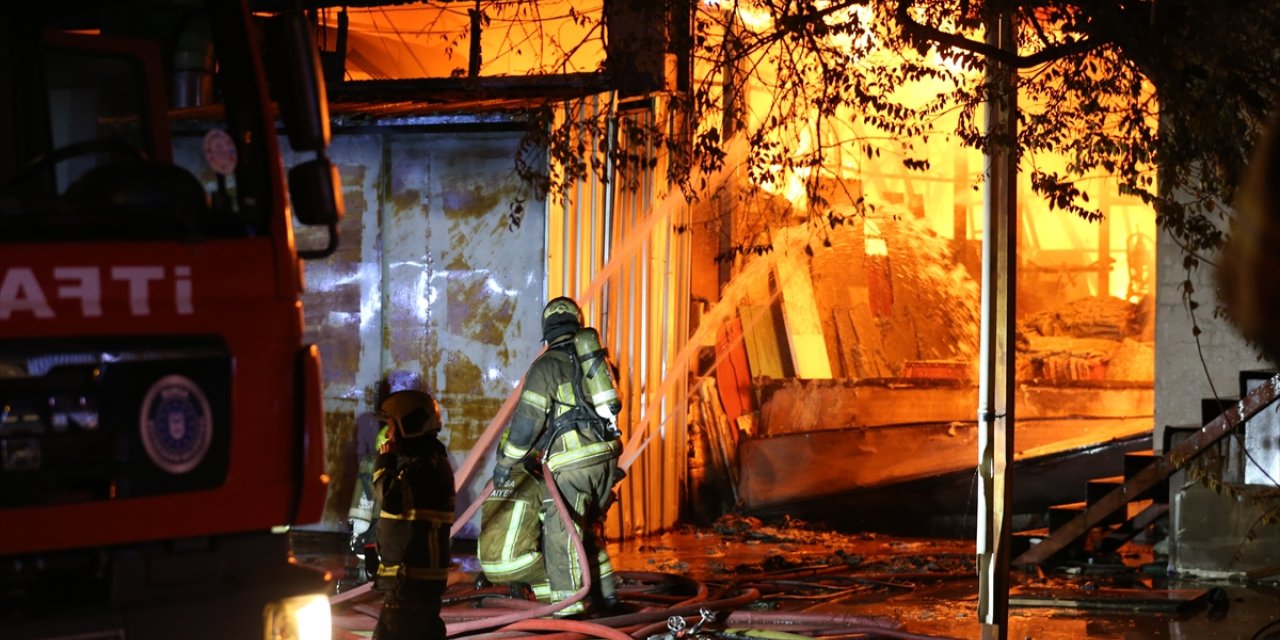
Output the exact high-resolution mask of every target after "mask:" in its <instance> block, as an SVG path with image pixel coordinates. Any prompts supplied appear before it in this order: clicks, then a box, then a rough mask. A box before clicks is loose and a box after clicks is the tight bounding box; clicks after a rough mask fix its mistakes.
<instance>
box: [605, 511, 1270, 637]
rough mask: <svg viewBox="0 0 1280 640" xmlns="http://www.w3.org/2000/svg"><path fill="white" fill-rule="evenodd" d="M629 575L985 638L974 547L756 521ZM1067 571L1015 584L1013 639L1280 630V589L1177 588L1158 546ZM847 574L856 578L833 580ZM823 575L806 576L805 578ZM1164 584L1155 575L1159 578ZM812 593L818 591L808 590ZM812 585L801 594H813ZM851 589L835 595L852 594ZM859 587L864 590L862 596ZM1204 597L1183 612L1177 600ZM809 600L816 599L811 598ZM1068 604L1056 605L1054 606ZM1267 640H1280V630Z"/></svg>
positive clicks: (620, 551) (618, 562) (643, 564)
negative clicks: (649, 574) (772, 586)
mask: <svg viewBox="0 0 1280 640" xmlns="http://www.w3.org/2000/svg"><path fill="white" fill-rule="evenodd" d="M610 551H611V554H612V556H613V562H614V566H615V567H616V568H617V569H619V570H624V571H625V570H632V571H636V570H640V571H665V572H674V573H680V574H683V575H687V576H689V577H693V578H696V579H699V580H703V581H707V582H709V583H727V582H732V581H740V580H742V579H743V578H744V576H746V577H750V576H761V575H762V574H770V573H772V575H774V576H779V577H782V576H785V578H784V579H785V580H786V581H787V583H788V584H789V585H793V586H795V587H796V590H795V591H793V592H791V593H784V594H778V595H777V596H775V597H774V598H770V597H769V596H768V595H767V594H766V595H765V597H764V598H763V599H764V600H765V601H770V600H773V601H774V602H776V603H777V604H778V606H780V607H786V608H788V609H791V608H800V609H802V610H805V611H815V612H819V611H820V612H831V613H850V614H856V615H862V616H878V617H886V618H891V619H894V620H897V621H899V622H901V623H902V624H903V627H904V630H906V631H909V632H912V633H917V634H923V635H931V636H939V637H950V638H978V637H980V635H981V629H980V624H979V621H978V615H977V608H978V596H977V593H978V581H977V577H976V573H975V571H976V570H975V563H974V545H973V542H972V541H968V540H954V539H938V538H909V537H903V536H896V535H895V536H886V535H877V534H870V533H855V534H842V533H838V532H832V531H821V530H814V528H811V527H808V526H805V525H803V524H802V523H790V524H787V523H783V524H782V525H781V526H768V525H764V524H763V523H760V524H757V523H756V522H753V521H751V520H750V519H736V520H735V519H727V520H726V519H722V520H721V521H720V523H717V525H714V526H713V527H710V528H703V529H695V528H685V529H681V530H679V531H677V532H673V533H668V534H664V535H662V536H658V537H655V538H649V539H644V540H636V541H626V542H622V543H615V544H613V545H611V546H610ZM1097 560H1098V559H1096V558H1095V562H1092V563H1090V562H1088V561H1081V562H1075V563H1064V565H1063V566H1061V567H1058V568H1056V569H1049V570H1046V571H1043V572H1036V573H1026V572H1023V571H1015V572H1014V574H1013V580H1014V584H1015V585H1016V586H1015V588H1014V596H1013V597H1012V598H1011V600H1012V601H1014V602H1018V601H1025V602H1027V603H1034V605H1031V604H1028V605H1014V606H1011V607H1010V614H1009V634H1008V637H1009V638H1018V639H1021V638H1035V639H1037V640H1040V639H1043V640H1059V639H1063V640H1066V639H1078V638H1118V639H1123V640H1159V639H1171V640H1172V639H1186V640H1200V639H1206V640H1208V639H1218V638H1222V639H1228V638H1230V639H1237V638H1239V639H1250V638H1255V633H1257V632H1259V630H1260V629H1262V628H1263V627H1264V626H1266V625H1267V624H1269V623H1272V622H1274V621H1277V620H1280V585H1277V584H1276V583H1274V582H1273V583H1270V584H1265V583H1255V584H1253V585H1244V584H1228V583H1218V582H1193V581H1179V580H1172V579H1169V577H1168V576H1166V575H1162V574H1163V570H1162V569H1163V566H1164V565H1163V562H1161V560H1160V559H1157V558H1155V557H1154V556H1153V553H1152V549H1151V546H1150V545H1147V544H1141V543H1130V544H1128V545H1126V546H1125V547H1122V548H1121V549H1120V552H1119V554H1116V555H1114V556H1112V557H1110V558H1107V559H1106V560H1107V562H1106V563H1103V562H1099V561H1097ZM839 564H844V565H846V566H847V567H848V568H847V570H841V571H839V572H838V573H826V574H825V577H827V578H834V577H841V578H844V580H826V581H825V582H826V584H823V582H824V581H823V580H822V578H823V577H824V574H823V572H825V571H832V570H833V569H834V568H835V567H837V566H838V565H839ZM806 568H807V570H808V571H810V572H813V573H814V574H815V575H814V577H812V578H805V577H803V574H804V572H805V570H806ZM1153 573H1154V574H1155V575H1152V574H1153ZM805 583H807V584H805ZM802 584H803V585H804V586H801V585H802ZM841 584H843V585H844V586H845V587H846V589H845V590H837V589H834V588H831V587H836V586H841ZM855 587H856V588H855ZM1170 593H1172V594H1173V595H1174V596H1194V595H1199V597H1198V599H1196V600H1192V601H1190V602H1186V603H1185V604H1182V605H1181V606H1180V607H1179V606H1176V605H1177V598H1176V597H1175V598H1174V601H1173V602H1170V601H1169V598H1166V597H1165V596H1167V595H1169V594H1170ZM800 598H806V599H800ZM1054 598H1056V599H1057V600H1058V601H1062V602H1067V603H1069V604H1067V605H1065V606H1052V599H1054ZM1256 638H1259V639H1262V638H1275V639H1280V622H1278V623H1276V627H1275V628H1272V629H1270V630H1269V633H1265V634H1263V635H1257V636H1256Z"/></svg>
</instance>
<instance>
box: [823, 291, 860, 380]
mask: <svg viewBox="0 0 1280 640" xmlns="http://www.w3.org/2000/svg"><path fill="white" fill-rule="evenodd" d="M852 313H853V311H852V310H851V309H848V308H846V307H836V308H834V309H832V310H831V317H832V321H833V322H834V324H835V327H836V350H837V351H838V352H839V356H840V357H839V358H838V359H837V361H838V362H839V363H840V373H841V374H842V375H843V376H844V377H845V378H866V377H868V376H867V373H866V371H865V370H864V369H863V367H862V366H861V363H860V362H859V361H858V332H857V331H856V330H854V328H853V316H852V315H851V314H852Z"/></svg>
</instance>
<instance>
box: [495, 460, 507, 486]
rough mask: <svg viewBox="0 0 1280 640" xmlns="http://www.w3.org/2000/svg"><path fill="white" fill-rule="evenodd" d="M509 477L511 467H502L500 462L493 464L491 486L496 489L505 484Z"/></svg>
mask: <svg viewBox="0 0 1280 640" xmlns="http://www.w3.org/2000/svg"><path fill="white" fill-rule="evenodd" d="M510 479H511V467H504V466H502V465H500V464H495V465H493V488H494V489H497V488H498V487H501V486H502V485H504V484H506V483H507V481H508V480H510Z"/></svg>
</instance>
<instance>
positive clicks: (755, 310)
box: [738, 305, 788, 378]
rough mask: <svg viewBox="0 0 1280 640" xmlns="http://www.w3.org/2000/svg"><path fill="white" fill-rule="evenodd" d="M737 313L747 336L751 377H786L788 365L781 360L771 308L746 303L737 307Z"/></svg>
mask: <svg viewBox="0 0 1280 640" xmlns="http://www.w3.org/2000/svg"><path fill="white" fill-rule="evenodd" d="M738 313H739V315H740V317H741V318H742V333H743V335H745V336H746V337H747V357H748V358H749V359H750V361H751V377H752V378H758V377H760V376H769V377H770V378H786V377H788V375H787V369H788V367H785V366H784V365H783V361H782V358H783V354H782V348H781V344H780V343H779V341H778V336H779V331H778V327H777V325H776V324H775V323H774V320H773V310H772V309H770V308H769V307H768V306H765V305H746V306H742V307H739V308H738Z"/></svg>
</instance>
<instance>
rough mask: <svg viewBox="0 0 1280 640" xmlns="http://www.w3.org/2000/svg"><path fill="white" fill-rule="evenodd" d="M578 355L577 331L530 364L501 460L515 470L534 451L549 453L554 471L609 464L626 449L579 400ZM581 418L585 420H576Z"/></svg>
mask: <svg viewBox="0 0 1280 640" xmlns="http://www.w3.org/2000/svg"><path fill="white" fill-rule="evenodd" d="M572 353H573V337H572V335H568V336H563V337H561V338H559V339H557V340H556V341H555V342H553V343H552V344H550V345H548V347H547V350H546V351H545V352H544V353H543V354H542V355H541V356H539V357H538V359H537V360H534V361H533V364H532V365H530V367H529V372H528V373H527V374H525V378H524V386H523V387H522V388H521V390H520V401H519V403H518V404H517V405H516V410H515V415H514V416H513V417H512V419H511V426H510V427H508V431H507V437H506V439H505V440H504V441H503V443H502V447H501V448H500V449H499V450H498V460H497V464H499V465H502V466H504V467H506V468H508V469H509V468H511V467H512V466H514V465H515V464H517V463H518V462H520V461H522V460H524V459H526V458H528V457H529V454H530V452H531V451H535V450H537V451H545V452H546V456H547V466H548V467H550V468H551V471H552V472H553V473H554V472H557V471H559V470H561V469H577V468H582V467H586V466H590V465H593V464H600V463H604V462H608V461H609V460H610V459H612V458H617V457H618V455H619V454H620V453H621V449H622V447H621V443H620V442H619V441H618V440H617V439H616V438H611V437H603V436H602V435H601V434H599V433H598V432H597V429H595V428H594V427H600V428H603V426H604V425H603V424H602V423H601V422H600V421H599V418H598V417H595V416H594V414H590V416H588V414H587V412H586V411H583V410H581V409H582V408H581V407H580V406H579V404H578V396H577V394H576V393H575V391H574V388H575V386H576V385H575V379H576V376H577V373H578V372H577V371H576V368H577V364H576V361H575V360H574V358H573V356H572V355H571V354H572ZM575 416H580V417H581V419H577V420H570V419H571V418H574V417H575Z"/></svg>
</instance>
